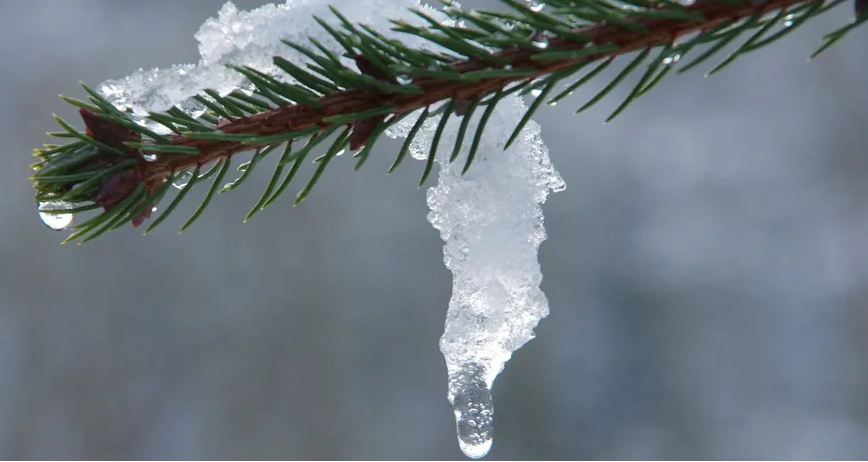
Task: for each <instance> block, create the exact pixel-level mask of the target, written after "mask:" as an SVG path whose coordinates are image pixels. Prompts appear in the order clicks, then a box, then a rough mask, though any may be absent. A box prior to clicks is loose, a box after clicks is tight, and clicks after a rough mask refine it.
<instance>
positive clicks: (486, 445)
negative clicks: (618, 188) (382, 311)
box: [386, 96, 565, 458]
mask: <svg viewBox="0 0 868 462" xmlns="http://www.w3.org/2000/svg"><path fill="white" fill-rule="evenodd" d="M524 112H525V106H524V105H523V104H522V102H521V98H519V97H517V96H509V97H507V98H504V99H503V100H502V101H501V102H500V104H498V105H497V107H496V108H495V109H494V112H493V113H492V114H491V117H490V119H489V122H488V126H487V129H486V130H485V131H483V133H482V140H481V143H480V145H479V149H478V151H477V153H476V160H475V161H474V163H473V166H472V167H471V168H470V169H469V170H468V171H467V172H466V173H464V174H462V170H463V164H464V162H461V161H455V162H449V157H450V156H449V151H448V150H449V149H451V146H453V145H454V143H455V138H456V137H457V132H458V127H459V125H460V124H461V122H462V119H459V118H451V119H450V120H449V121H448V122H447V125H446V129H445V130H444V132H443V134H442V137H441V140H440V143H441V144H440V146H441V148H439V151H438V153H437V156H436V159H437V161H438V162H439V163H440V177H439V181H438V184H437V186H434V187H432V188H431V189H429V190H428V207H430V209H431V212H430V213H429V214H428V220H429V221H430V222H431V224H432V225H433V226H434V227H435V228H436V229H438V230H439V231H440V236H441V237H442V238H443V240H444V242H445V243H444V247H443V261H444V263H445V264H446V267H447V268H449V269H450V270H451V271H452V275H453V279H452V298H451V300H450V301H449V311H448V312H447V314H446V324H445V329H444V333H443V337H441V339H440V350H441V351H442V352H443V357H444V359H445V360H446V368H447V370H448V373H449V376H448V381H449V385H448V393H447V397H448V398H449V402H450V403H451V404H452V406H453V409H454V411H455V425H456V431H457V436H458V443H459V446H460V448H461V450H462V451H464V453H465V454H466V455H467V456H468V457H472V458H480V457H483V456H484V455H485V454H487V453H488V451H489V450H490V449H491V446H492V442H493V441H494V439H493V437H494V432H493V430H494V427H493V424H494V408H493V403H492V399H491V389H492V386H493V385H494V381H495V378H496V377H497V375H498V374H499V373H500V372H501V371H502V370H503V367H504V365H505V364H506V362H507V361H508V360H509V358H510V357H511V356H512V353H513V352H514V351H515V350H517V349H518V348H520V347H521V346H522V345H524V344H525V343H526V342H527V341H529V340H530V339H532V338H533V336H534V333H533V329H534V327H536V325H537V323H538V322H539V320H540V319H542V318H544V317H545V316H547V315H548V301H547V300H546V297H545V294H543V293H542V291H541V290H540V288H539V284H540V282H541V281H542V274H541V272H540V267H539V262H538V261H537V250H538V248H539V245H540V243H541V242H542V241H543V239H545V230H544V229H543V226H542V210H541V208H540V205H541V204H542V202H544V201H545V200H546V197H547V196H548V194H549V193H550V192H552V191H560V190H562V189H564V187H565V186H564V182H563V180H562V179H561V177H560V175H558V173H557V172H556V171H555V170H554V167H552V165H551V162H550V161H549V157H548V150H547V149H546V148H545V145H543V143H542V140H541V138H540V135H539V133H540V129H539V125H537V124H536V123H534V122H530V123H528V125H527V126H526V127H525V129H524V130H523V131H522V133H521V134H520V135H519V137H518V138H517V139H516V141H515V143H513V145H512V146H511V147H510V148H509V149H507V150H506V151H504V150H503V144H502V143H503V139H504V138H506V137H508V136H509V134H510V133H511V132H512V129H513V127H514V126H515V125H516V123H518V121H519V120H520V119H521V117H522V116H523V115H524ZM479 117H480V115H479V114H474V115H473V119H472V120H473V121H472V122H471V128H469V130H474V129H473V128H472V126H473V125H474V124H475V123H478V120H479ZM429 122H430V123H429ZM437 122H438V121H437V120H436V118H435V119H433V120H431V119H429V120H428V121H426V123H425V124H424V125H423V126H422V129H421V130H420V132H419V133H418V134H417V136H416V138H415V140H414V141H413V144H412V145H411V150H410V151H411V153H412V155H413V157H414V158H417V159H424V158H426V157H427V153H428V151H429V149H430V146H431V140H432V139H433V136H434V132H435V131H436V127H437V125H438V123H437ZM414 123H415V120H414V118H413V117H412V116H411V117H407V118H406V119H404V120H403V121H401V122H400V123H399V124H398V125H397V126H394V127H390V129H389V130H387V132H386V134H387V135H389V136H393V137H398V136H406V135H407V133H408V132H409V130H410V127H412V125H413V124H414ZM414 148H415V149H414ZM468 149H469V148H468V147H467V146H464V147H462V151H461V155H462V156H464V155H466V154H467V151H468ZM459 159H461V157H459Z"/></svg>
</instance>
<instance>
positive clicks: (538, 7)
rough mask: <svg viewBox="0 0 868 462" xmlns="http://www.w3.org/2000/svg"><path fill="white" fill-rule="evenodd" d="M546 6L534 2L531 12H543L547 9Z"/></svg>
mask: <svg viewBox="0 0 868 462" xmlns="http://www.w3.org/2000/svg"><path fill="white" fill-rule="evenodd" d="M545 6H546V4H545V3H536V2H532V3H531V4H530V10H531V11H533V12H534V13H537V12H539V11H540V10H542V9H543V8H545Z"/></svg>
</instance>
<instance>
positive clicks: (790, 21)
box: [784, 14, 796, 27]
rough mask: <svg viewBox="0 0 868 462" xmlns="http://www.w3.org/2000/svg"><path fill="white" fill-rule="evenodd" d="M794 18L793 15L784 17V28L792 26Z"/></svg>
mask: <svg viewBox="0 0 868 462" xmlns="http://www.w3.org/2000/svg"><path fill="white" fill-rule="evenodd" d="M795 17H796V16H795V15H793V14H788V15H787V16H786V17H784V27H790V26H792V25H793V18H795Z"/></svg>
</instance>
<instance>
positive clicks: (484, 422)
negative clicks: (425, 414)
mask: <svg viewBox="0 0 868 462" xmlns="http://www.w3.org/2000/svg"><path fill="white" fill-rule="evenodd" d="M448 398H449V402H450V403H452V409H453V410H454V411H455V428H456V431H457V433H458V446H459V447H460V448H461V451H462V452H464V454H466V455H467V457H472V458H474V459H479V458H481V457H483V456H485V455H486V454H488V451H490V450H491V444H492V443H493V442H494V440H493V436H494V435H493V423H494V406H493V405H492V401H491V382H489V380H488V379H487V377H485V368H484V367H482V366H480V365H479V364H469V365H467V367H465V368H464V369H461V370H459V371H457V372H456V373H454V374H450V376H449V395H448Z"/></svg>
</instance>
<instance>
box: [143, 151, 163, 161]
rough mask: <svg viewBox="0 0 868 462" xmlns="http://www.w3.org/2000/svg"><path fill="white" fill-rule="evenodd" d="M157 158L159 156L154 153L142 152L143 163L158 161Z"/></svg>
mask: <svg viewBox="0 0 868 462" xmlns="http://www.w3.org/2000/svg"><path fill="white" fill-rule="evenodd" d="M159 158H160V156H158V155H156V154H154V153H150V152H143V153H142V159H145V162H156V161H157V159H159Z"/></svg>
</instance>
